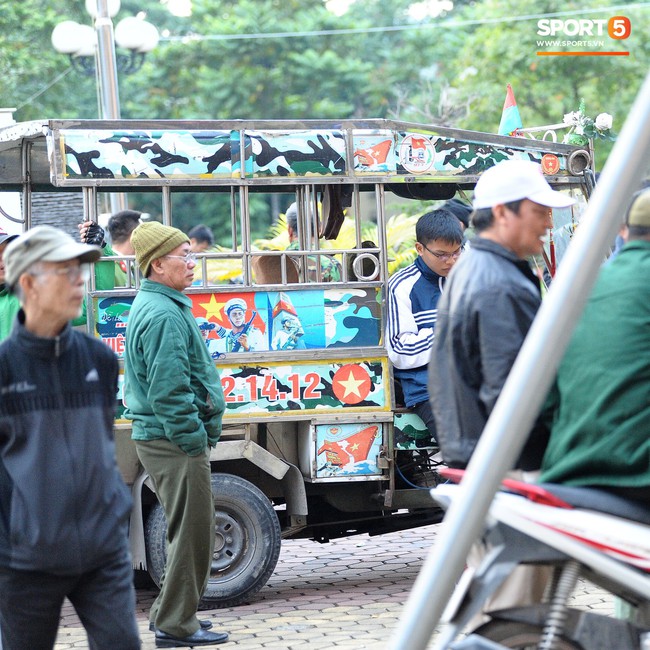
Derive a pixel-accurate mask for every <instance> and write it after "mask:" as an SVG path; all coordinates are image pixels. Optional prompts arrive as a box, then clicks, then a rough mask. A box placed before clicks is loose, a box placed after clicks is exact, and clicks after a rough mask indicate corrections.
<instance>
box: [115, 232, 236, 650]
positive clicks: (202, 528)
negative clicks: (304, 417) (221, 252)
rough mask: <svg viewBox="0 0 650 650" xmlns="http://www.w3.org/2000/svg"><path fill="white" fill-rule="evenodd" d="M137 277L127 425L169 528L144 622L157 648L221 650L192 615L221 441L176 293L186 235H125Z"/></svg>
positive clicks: (218, 638) (215, 397)
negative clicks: (213, 458) (214, 455)
mask: <svg viewBox="0 0 650 650" xmlns="http://www.w3.org/2000/svg"><path fill="white" fill-rule="evenodd" d="M131 244H132V245H133V249H134V250H135V260H136V262H137V264H138V266H139V268H140V272H141V273H142V275H143V276H144V278H145V279H144V280H143V281H142V283H141V285H140V290H139V292H138V295H137V296H136V297H135V300H134V301H133V307H132V309H131V312H130V314H129V324H128V327H127V330H126V353H125V359H124V401H125V404H126V411H125V413H124V415H125V417H127V418H129V419H131V420H133V429H132V434H131V435H132V438H133V439H134V440H135V446H136V451H137V454H138V458H139V459H140V461H141V462H142V465H143V466H144V468H145V470H146V471H147V473H148V474H149V477H150V478H151V480H152V481H153V483H154V486H155V488H156V496H157V497H158V500H159V501H160V504H161V505H162V507H163V510H164V511H165V518H166V520H167V561H166V563H165V573H164V575H163V578H162V583H161V586H160V593H159V594H158V597H157V598H156V600H155V601H154V603H153V604H152V606H151V611H150V613H149V622H150V629H151V630H155V635H156V647H157V648H180V647H194V646H204V645H214V644H217V643H224V642H225V641H227V640H228V635H227V634H226V633H224V632H214V631H212V630H211V629H210V628H211V627H212V622H211V621H209V620H201V621H199V619H198V618H197V616H196V611H197V608H198V606H199V602H200V600H201V598H202V596H203V593H204V592H205V588H206V586H207V584H208V578H209V576H210V570H211V565H212V553H213V549H214V540H215V532H214V500H213V496H212V487H211V474H210V448H211V447H214V446H215V445H216V444H217V441H218V440H219V436H220V434H221V417H222V415H223V411H224V408H225V400H224V396H223V391H222V389H221V380H220V378H219V373H218V372H217V369H216V367H215V365H214V362H213V361H212V358H211V357H210V354H209V352H208V348H207V346H206V345H205V342H204V340H203V336H202V335H201V331H200V329H199V326H198V324H197V322H196V320H195V319H194V316H193V314H192V301H191V300H190V299H189V298H188V297H187V296H186V295H185V294H184V293H183V292H184V291H185V289H187V288H188V287H189V286H190V285H191V284H192V280H193V279H194V268H195V266H196V257H195V256H194V253H192V251H191V249H190V240H189V238H188V236H187V235H186V234H185V233H183V232H181V231H180V230H178V229H177V228H171V227H170V226H164V225H162V224H161V223H158V222H157V221H147V222H145V223H143V224H140V225H139V226H138V227H137V228H136V229H135V230H134V231H133V234H132V235H131Z"/></svg>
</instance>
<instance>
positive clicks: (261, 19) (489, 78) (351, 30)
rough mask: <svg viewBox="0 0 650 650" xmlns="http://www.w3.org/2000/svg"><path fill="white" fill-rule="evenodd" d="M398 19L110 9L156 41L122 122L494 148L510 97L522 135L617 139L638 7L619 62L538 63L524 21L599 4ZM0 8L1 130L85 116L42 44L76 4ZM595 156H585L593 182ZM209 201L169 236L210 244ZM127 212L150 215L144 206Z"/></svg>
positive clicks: (367, 3)
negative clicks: (200, 235) (10, 123)
mask: <svg viewBox="0 0 650 650" xmlns="http://www.w3.org/2000/svg"><path fill="white" fill-rule="evenodd" d="M412 4H414V3H412V2H410V1H409V0H355V1H354V2H353V3H352V4H351V5H350V7H349V10H348V11H347V13H344V14H343V15H341V16H336V15H335V14H333V13H331V12H330V11H328V10H327V9H326V6H325V2H324V0H193V3H192V5H193V12H192V15H191V16H190V17H187V18H178V17H175V16H173V15H171V14H170V13H169V11H167V9H166V8H165V6H164V5H163V4H161V2H160V1H159V0H122V9H121V11H120V13H119V14H118V16H117V17H116V18H115V19H114V22H115V23H117V22H118V21H119V20H120V19H121V18H123V17H125V16H127V15H135V14H136V13H137V12H139V11H145V12H146V14H147V20H149V21H150V22H152V23H154V24H155V25H156V26H157V27H158V28H159V29H160V31H161V33H163V38H162V40H161V43H160V44H159V46H158V47H157V48H156V50H155V51H153V52H151V53H150V54H148V55H147V57H146V60H145V63H144V66H143V67H142V69H141V70H139V71H138V72H137V73H135V74H132V75H129V76H126V75H121V76H120V83H119V93H120V100H121V108H122V117H123V118H129V119H135V118H143V119H144V118H146V119H156V118H159V119H181V118H182V119H226V118H228V119H237V118H238V119H252V118H259V119H279V118H287V119H296V120H301V119H315V118H329V119H346V118H354V117H359V118H367V117H392V118H396V119H401V120H406V121H419V122H427V123H438V124H444V125H448V126H457V127H464V128H471V129H475V130H479V131H487V132H492V133H494V132H496V130H497V127H498V124H499V119H500V116H501V109H502V106H503V100H504V97H505V87H506V84H507V83H510V84H512V86H513V89H514V91H515V95H516V98H517V103H518V106H519V111H520V114H521V117H522V120H523V122H524V126H537V125H542V124H552V123H557V122H561V121H562V117H563V115H564V114H565V113H568V112H570V111H575V110H577V107H578V105H579V103H580V100H581V99H584V100H585V106H586V110H587V112H588V114H589V115H591V116H592V117H595V115H597V114H598V113H600V112H607V113H610V114H612V115H613V116H614V131H620V128H621V126H622V124H623V122H624V119H625V116H626V114H627V112H628V110H629V107H630V106H631V104H632V101H633V99H634V97H635V95H636V92H637V91H638V89H639V87H640V84H641V82H642V80H643V78H644V76H645V74H646V71H647V70H648V63H649V62H650V52H649V51H648V48H649V47H650V46H649V45H648V42H647V39H646V38H645V35H646V34H647V33H648V28H649V27H650V24H649V23H650V12H649V11H648V7H647V6H645V5H630V6H629V8H626V10H625V11H624V12H623V13H624V14H625V15H627V16H628V17H629V18H630V20H631V22H632V35H631V37H630V38H629V39H627V40H626V41H624V42H619V43H614V45H613V47H625V48H626V49H628V50H629V52H630V56H629V57H543V56H538V55H537V51H538V49H539V47H538V45H537V40H538V39H539V38H540V37H538V36H537V33H536V32H537V20H538V19H539V17H542V16H545V15H550V16H554V15H561V16H562V17H564V18H566V17H570V16H572V15H575V17H578V18H579V17H586V18H608V17H610V16H611V15H612V13H619V14H620V13H621V11H620V10H618V11H617V12H614V10H608V9H606V8H607V7H608V3H607V2H605V1H604V0H594V1H593V2H592V3H591V4H590V7H591V9H589V10H585V9H584V8H583V5H584V3H582V2H580V0H562V1H560V0H473V1H470V0H467V1H457V2H455V4H454V9H453V10H452V11H448V12H447V13H443V14H441V15H440V16H438V17H435V18H432V17H425V18H419V19H416V18H414V17H413V14H412V13H410V12H409V8H410V7H411V5H412ZM0 9H1V11H0V52H2V55H1V56H0V96H1V97H3V103H4V104H5V105H6V106H15V107H18V111H17V113H16V115H15V117H16V119H17V120H29V119H36V118H43V117H56V118H77V117H79V118H94V117H97V116H98V105H97V90H96V81H95V78H94V77H92V76H91V77H84V76H81V75H79V74H77V73H76V72H74V71H72V70H71V69H70V64H69V61H68V60H67V59H66V57H65V56H63V55H60V54H57V53H56V52H54V50H53V49H52V46H51V43H50V36H51V32H52V29H53V27H54V26H55V25H56V24H57V23H58V22H60V21H61V20H64V19H72V20H77V21H78V22H86V23H87V24H90V23H91V20H90V17H88V16H86V15H85V10H84V7H83V0H56V1H55V0H21V2H12V1H11V0H0ZM585 11H586V13H585ZM572 12H575V13H572ZM605 40H607V41H608V46H609V45H611V44H612V41H611V40H609V39H607V38H605ZM607 153H608V148H607V143H605V146H602V145H601V143H599V144H598V148H597V162H598V165H599V167H600V166H602V164H603V163H604V161H605V158H606V155H607ZM221 198H223V197H216V196H214V195H205V196H204V197H200V198H199V199H196V200H193V202H192V201H189V200H188V201H187V202H184V203H185V205H184V206H179V210H181V213H182V214H183V217H182V218H183V220H184V221H183V222H182V223H183V225H190V224H191V223H196V221H197V220H200V221H205V222H206V223H208V224H209V225H211V226H212V227H213V228H215V229H217V228H218V229H219V230H222V229H223V227H224V222H223V217H222V216H220V215H222V214H223V212H224V210H223V209H222V207H221V203H220V202H219V201H220V199H221ZM137 200H138V202H139V203H141V204H142V208H143V209H146V210H148V211H154V212H159V210H160V208H159V207H157V206H156V205H154V204H153V203H152V201H153V199H152V198H151V197H149V198H138V199H137ZM134 207H140V205H138V206H134ZM256 209H259V210H260V214H262V213H268V212H269V205H267V204H264V205H260V206H259V208H256ZM267 226H268V222H267V223H266V224H264V225H263V227H262V224H261V225H260V227H261V230H260V232H259V234H262V233H263V232H264V229H265V228H266V227H267Z"/></svg>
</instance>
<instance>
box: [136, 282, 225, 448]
mask: <svg viewBox="0 0 650 650" xmlns="http://www.w3.org/2000/svg"><path fill="white" fill-rule="evenodd" d="M191 307H192V302H191V300H190V299H189V298H188V297H187V296H186V295H184V294H183V293H181V292H179V291H176V290H175V289H171V288H170V287H167V286H165V285H163V284H160V283H158V282H152V281H151V280H144V281H143V282H142V284H141V286H140V291H139V292H138V294H137V296H136V297H135V300H134V301H133V307H132V308H131V312H130V314H129V322H128V325H127V330H126V353H125V360H124V401H125V405H126V410H125V413H124V415H125V417H127V418H129V419H131V420H133V433H132V438H133V439H134V440H156V439H160V438H167V439H168V440H169V441H171V442H173V443H174V444H176V445H178V446H179V447H180V448H181V449H182V450H183V451H184V452H185V453H186V454H188V455H189V456H197V455H198V454H200V453H202V452H204V451H205V449H206V448H207V446H208V445H209V446H211V447H213V446H214V445H216V444H217V441H218V440H219V436H220V434H221V417H222V415H223V412H224V409H225V401H224V396H223V391H222V389H221V380H220V378H219V373H218V372H217V369H216V367H215V365H214V362H213V360H212V358H211V357H210V354H209V353H208V348H207V346H206V345H205V342H204V341H203V338H202V336H201V331H200V330H199V327H198V325H197V323H196V321H195V320H194V316H193V315H192V310H191Z"/></svg>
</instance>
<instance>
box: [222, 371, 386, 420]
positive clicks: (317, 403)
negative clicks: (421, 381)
mask: <svg viewBox="0 0 650 650" xmlns="http://www.w3.org/2000/svg"><path fill="white" fill-rule="evenodd" d="M217 367H218V368H219V372H220V373H221V385H222V386H223V392H224V395H225V398H226V415H225V417H226V418H227V417H228V416H241V415H247V416H262V415H265V414H272V413H282V415H283V416H284V417H286V416H291V415H303V414H305V413H313V414H320V413H327V412H331V411H333V410H334V411H337V412H338V411H346V412H347V411H356V410H361V411H367V410H369V409H372V410H374V411H376V410H382V411H387V410H389V409H390V404H389V402H388V393H387V391H386V390H385V387H384V378H387V377H388V376H389V375H388V362H387V360H386V359H364V360H361V359H354V360H349V359H348V360H344V361H322V362H318V361H317V362H314V363H287V362H286V361H285V362H284V363H269V364H266V365H263V366H262V365H257V366H252V365H241V366H237V367H233V366H232V365H231V366H227V367H226V366H224V367H221V366H220V365H219V364H217Z"/></svg>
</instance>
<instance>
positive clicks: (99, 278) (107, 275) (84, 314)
mask: <svg viewBox="0 0 650 650" xmlns="http://www.w3.org/2000/svg"><path fill="white" fill-rule="evenodd" d="M111 255H115V253H114V252H113V249H112V248H111V247H110V246H108V244H107V245H106V246H105V247H104V250H103V251H102V257H106V256H111ZM118 271H119V272H120V273H121V275H118ZM119 277H123V278H124V281H122V282H121V284H120V283H118V278H119ZM125 284H126V274H125V273H124V272H123V271H122V270H121V269H120V268H119V265H118V264H117V263H116V262H110V261H108V260H106V261H103V260H102V261H100V262H97V263H96V264H95V289H97V291H110V290H111V289H115V287H120V286H124V285H125ZM87 319H88V306H87V304H86V297H85V296H84V301H83V303H82V305H81V315H80V316H78V317H77V318H75V319H74V320H73V321H72V324H73V325H74V326H75V327H76V326H79V325H85V324H86V321H87Z"/></svg>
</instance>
